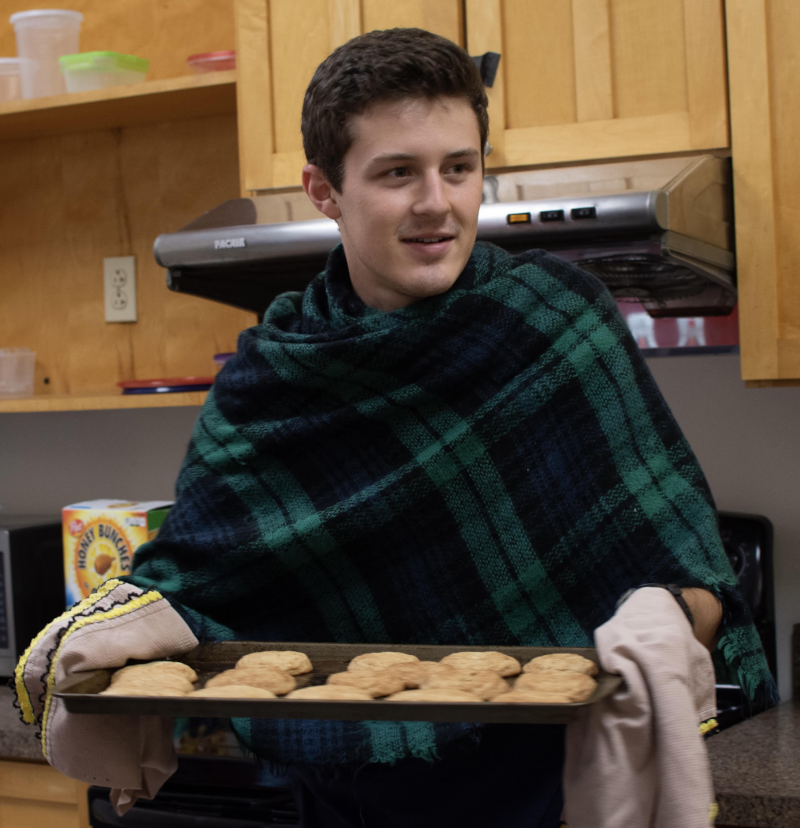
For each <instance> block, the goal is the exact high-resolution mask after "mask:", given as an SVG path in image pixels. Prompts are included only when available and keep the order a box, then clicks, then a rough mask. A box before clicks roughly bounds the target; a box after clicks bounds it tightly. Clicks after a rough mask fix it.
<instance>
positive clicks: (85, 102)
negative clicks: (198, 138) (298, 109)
mask: <svg viewBox="0 0 800 828" xmlns="http://www.w3.org/2000/svg"><path fill="white" fill-rule="evenodd" d="M235 112H236V71H235V70H230V71H228V72H210V73H208V74H205V75H188V76H186V77H180V78H169V79H168V80H156V81H145V82H144V83H135V84H130V85H128V86H114V87H111V88H108V89H98V90H93V91H91V92H73V93H68V94H66V95H54V96H52V97H49V98H33V99H31V100H26V101H11V102H10V103H4V104H0V141H14V140H19V139H22V138H39V137H42V136H47V135H67V134H69V133H76V132H88V131H90V130H95V129H113V128H115V127H124V126H135V125H139V124H154V123H159V122H162V121H179V120H186V119H188V118H201V117H207V116H212V115H229V114H234V113H235Z"/></svg>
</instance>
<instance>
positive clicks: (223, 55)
mask: <svg viewBox="0 0 800 828" xmlns="http://www.w3.org/2000/svg"><path fill="white" fill-rule="evenodd" d="M186 63H187V64H188V65H189V68H190V69H191V70H192V72H194V73H195V75H205V74H206V73H207V72H225V71H226V70H228V69H235V68H236V52H234V51H230V52H203V53H202V54H199V55H192V56H191V57H188V58H186Z"/></svg>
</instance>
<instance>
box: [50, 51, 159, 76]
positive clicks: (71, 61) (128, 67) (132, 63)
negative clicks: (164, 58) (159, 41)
mask: <svg viewBox="0 0 800 828" xmlns="http://www.w3.org/2000/svg"><path fill="white" fill-rule="evenodd" d="M58 65H59V66H60V67H61V71H62V72H141V73H143V74H145V73H146V72H147V70H148V69H149V68H150V61H149V60H147V58H140V57H136V56H135V55H123V54H120V53H119V52H79V53H78V54H76V55H62V56H61V57H60V58H59V59H58Z"/></svg>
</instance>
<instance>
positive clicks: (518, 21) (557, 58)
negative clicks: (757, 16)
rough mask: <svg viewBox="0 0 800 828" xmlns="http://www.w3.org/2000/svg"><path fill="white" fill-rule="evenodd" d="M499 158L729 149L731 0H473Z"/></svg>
mask: <svg viewBox="0 0 800 828" xmlns="http://www.w3.org/2000/svg"><path fill="white" fill-rule="evenodd" d="M466 29H467V49H468V51H469V53H470V54H471V55H478V54H483V53H484V52H487V51H493V52H499V53H500V54H501V56H502V57H501V60H500V70H499V72H498V76H497V79H496V81H495V84H494V86H493V87H492V89H490V90H488V93H489V99H490V106H489V115H490V121H491V134H490V138H489V141H490V143H491V144H492V146H493V152H492V154H491V155H490V156H489V158H488V159H487V161H488V164H489V166H491V167H503V166H522V165H528V164H554V163H562V162H569V161H578V160H589V159H597V158H621V157H632V156H642V155H653V154H660V153H669V152H679V151H686V150H700V149H712V148H721V147H727V146H728V143H729V140H728V116H727V98H726V81H725V71H726V65H725V34H724V30H725V27H724V16H723V9H722V0H558V2H553V0H466Z"/></svg>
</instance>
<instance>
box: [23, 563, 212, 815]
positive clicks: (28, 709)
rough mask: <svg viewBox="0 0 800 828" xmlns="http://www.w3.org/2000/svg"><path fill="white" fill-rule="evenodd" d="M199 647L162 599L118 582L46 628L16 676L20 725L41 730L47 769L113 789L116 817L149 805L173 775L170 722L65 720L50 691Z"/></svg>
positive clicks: (77, 717)
mask: <svg viewBox="0 0 800 828" xmlns="http://www.w3.org/2000/svg"><path fill="white" fill-rule="evenodd" d="M197 644H198V642H197V639H196V638H195V637H194V635H193V634H192V632H191V630H190V629H189V627H188V626H187V625H186V623H185V622H184V621H183V619H182V618H181V617H180V615H178V613H177V612H176V611H175V610H174V609H173V608H172V607H171V606H170V604H169V602H168V601H167V600H166V599H165V598H164V597H163V596H162V595H160V594H159V593H158V592H156V591H155V590H151V591H149V592H143V591H142V590H141V589H139V588H138V587H135V586H132V585H131V584H126V583H123V582H122V581H119V580H117V579H112V580H109V581H106V583H104V584H103V585H102V586H100V587H99V588H98V589H96V590H95V591H94V592H93V593H92V594H91V595H89V596H88V598H85V599H84V600H83V601H81V602H79V603H78V604H76V605H75V606H74V607H72V608H71V609H69V610H67V612H65V613H64V614H63V615H61V616H59V617H58V618H56V619H55V621H52V622H51V623H50V624H48V625H47V626H46V627H45V628H44V629H43V630H42V631H41V632H40V633H39V635H37V636H36V638H34V640H33V641H32V642H31V645H30V647H28V649H27V650H26V651H25V654H24V655H23V656H22V658H21V659H20V661H19V664H18V665H17V668H16V671H15V674H14V683H15V689H16V693H17V700H18V703H19V706H20V711H21V713H22V718H23V720H24V721H25V722H27V723H28V724H35V725H38V726H39V728H40V729H41V739H42V751H43V752H44V755H45V757H46V759H47V761H48V762H49V763H50V764H51V765H52V766H53V767H54V768H55V769H56V770H58V771H60V772H61V773H63V774H65V775H66V776H70V777H72V778H73V779H79V780H81V781H82V782H88V783H89V784H92V785H102V786H105V787H109V788H112V791H111V802H112V804H113V805H114V809H115V810H116V812H117V814H119V815H120V816H122V814H124V813H125V812H126V811H127V810H128V809H129V808H130V807H132V805H133V804H134V803H135V802H136V800H137V799H138V798H139V797H143V798H144V799H152V798H153V797H154V796H155V795H156V794H157V793H158V791H159V789H160V788H161V786H162V785H163V784H164V782H165V781H166V780H167V779H169V777H170V776H171V775H172V774H173V773H174V772H175V769H176V768H177V759H176V756H175V750H174V747H173V743H172V719H171V718H167V717H162V716H124V715H108V716H107V715H93V714H78V713H69V712H67V710H66V708H65V707H64V704H63V702H62V701H61V700H60V699H57V698H55V697H54V696H53V695H52V694H53V690H54V688H55V686H56V685H57V684H59V683H61V682H63V681H64V680H65V679H66V678H68V677H69V676H72V675H73V674H75V673H79V672H84V671H87V670H98V669H103V668H112V669H113V668H117V667H122V666H123V665H124V664H125V663H126V661H127V660H128V659H140V660H152V659H159V658H165V657H167V656H174V655H179V654H181V653H186V652H188V651H189V650H191V649H193V648H194V647H196V646H197Z"/></svg>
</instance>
